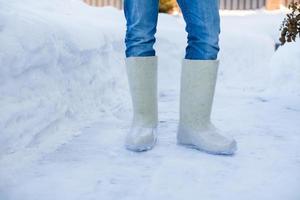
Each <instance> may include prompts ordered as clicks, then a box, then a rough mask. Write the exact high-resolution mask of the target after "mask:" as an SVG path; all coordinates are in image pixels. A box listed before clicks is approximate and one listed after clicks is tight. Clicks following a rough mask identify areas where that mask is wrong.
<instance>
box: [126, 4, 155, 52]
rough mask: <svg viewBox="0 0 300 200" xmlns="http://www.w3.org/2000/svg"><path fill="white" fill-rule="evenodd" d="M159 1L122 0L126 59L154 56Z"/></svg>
mask: <svg viewBox="0 0 300 200" xmlns="http://www.w3.org/2000/svg"><path fill="white" fill-rule="evenodd" d="M158 1H159V0H124V13H125V18H126V21H127V24H126V27H127V30H126V37H125V44H126V51H125V54H126V57H139V56H155V50H154V49H153V45H154V43H155V36H154V35H155V33H156V25H157V18H158V9H159V7H158V6H159V3H158Z"/></svg>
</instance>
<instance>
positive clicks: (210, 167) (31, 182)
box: [0, 0, 300, 200]
mask: <svg viewBox="0 0 300 200" xmlns="http://www.w3.org/2000/svg"><path fill="white" fill-rule="evenodd" d="M283 15H284V13H283V12H272V13H266V12H264V11H255V12H246V13H245V12H222V34H221V49H222V50H221V52H220V60H221V66H220V71H219V79H218V86H217V91H216V98H215V106H214V110H213V120H214V122H215V124H216V125H217V126H218V127H219V128H220V129H223V130H224V132H225V134H228V135H232V136H234V137H235V138H236V140H237V141H238V147H239V150H238V152H237V154H236V155H235V156H233V157H226V156H225V157H224V156H221V157H220V156H212V155H208V154H204V153H201V152H198V151H195V150H191V149H186V148H183V147H180V146H177V145H176V140H175V134H176V128H177V122H178V105H179V104H178V103H179V102H178V100H179V98H178V97H179V96H178V95H179V94H178V91H179V77H180V62H181V58H182V57H183V55H184V47H185V43H186V41H185V37H186V33H185V32H184V22H183V20H182V18H180V17H172V16H167V15H160V18H159V27H158V29H159V31H158V34H157V39H158V42H157V46H156V48H157V54H158V56H159V58H160V60H159V88H160V91H159V111H160V116H159V118H160V123H159V143H158V145H157V146H156V147H155V148H154V149H153V150H152V151H149V152H146V153H133V152H129V151H126V150H125V149H124V147H123V140H124V136H125V134H126V131H127V129H128V127H129V125H130V117H131V112H130V110H131V108H130V106H131V105H130V98H129V94H128V86H127V82H126V74H125V69H124V60H123V56H124V55H123V51H124V45H123V37H124V30H125V22H124V18H123V14H122V12H120V11H117V10H115V9H112V8H104V9H103V8H90V7H88V6H85V5H84V4H83V3H81V2H80V1H77V0H64V1H62V0H52V1H49V0H41V1H36V0H23V1H18V0H11V1H7V0H0V43H1V45H0V94H1V95H0V199H1V200H40V199H43V200H48V199H49V200H50V199H51V200H52V199H55V200H61V199H68V200H75V199H86V200H94V199H95V200H96V199H97V200H98V199H103V200H115V199H128V200H141V199H162V200H165V199H172V200H173V199H174V200H175V199H178V200H183V199H204V200H220V199H231V200H252V199H256V200H271V199H272V200H277V199H278V200H282V199H285V200H299V199H300V192H299V188H300V148H299V143H300V92H299V91H300V57H299V55H300V46H299V44H300V43H299V42H297V43H294V44H288V45H286V46H284V47H280V48H279V49H278V51H276V52H275V51H274V43H275V41H276V40H277V37H278V34H279V33H278V27H279V25H280V22H281V19H282V17H283Z"/></svg>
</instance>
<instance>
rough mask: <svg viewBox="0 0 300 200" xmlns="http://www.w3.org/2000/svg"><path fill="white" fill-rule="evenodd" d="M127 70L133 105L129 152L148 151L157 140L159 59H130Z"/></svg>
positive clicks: (128, 59)
mask: <svg viewBox="0 0 300 200" xmlns="http://www.w3.org/2000/svg"><path fill="white" fill-rule="evenodd" d="M126 68H127V75H128V82H129V87H130V92H131V98H132V105H133V120H132V126H131V129H130V131H129V133H128V134H127V137H126V148H127V149H129V150H132V151H146V150H149V149H152V148H153V146H154V145H155V143H156V140H157V121H158V114H157V57H156V56H150V57H129V58H126Z"/></svg>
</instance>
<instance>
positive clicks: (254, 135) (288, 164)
mask: <svg viewBox="0 0 300 200" xmlns="http://www.w3.org/2000/svg"><path fill="white" fill-rule="evenodd" d="M217 97H218V99H217V101H216V104H215V110H218V112H219V114H218V115H216V117H214V120H215V121H216V124H217V125H218V126H219V128H221V129H223V130H224V131H226V132H230V133H231V134H232V135H233V136H235V138H236V139H237V141H238V143H239V150H238V152H237V154H236V155H235V156H233V157H228V156H214V155H208V154H205V153H202V152H199V151H196V150H193V149H187V148H184V147H181V146H177V145H176V139H175V133H176V128H177V122H178V118H177V115H178V109H177V108H178V95H177V93H173V92H168V91H165V92H163V95H162V96H161V97H160V102H159V104H160V105H159V107H160V111H161V112H160V124H159V143H158V144H157V146H156V147H155V148H154V149H153V150H152V151H149V152H145V153H134V152H129V151H127V150H125V149H124V146H123V140H124V134H125V132H126V130H127V129H128V124H127V123H121V122H116V121H103V122H98V123H95V124H93V125H91V126H89V127H86V128H84V129H83V130H82V133H81V134H80V136H78V137H75V138H73V139H72V140H71V141H69V142H68V143H66V144H63V145H61V146H60V147H59V148H58V149H56V150H55V151H54V152H52V153H49V154H46V155H44V156H42V157H41V158H40V159H39V160H38V161H36V162H34V163H32V164H30V165H29V166H27V167H26V168H25V169H23V170H22V171H20V172H19V173H17V174H15V176H16V177H18V181H17V183H16V184H15V185H11V186H10V187H8V188H6V189H8V190H7V191H6V192H9V193H10V195H11V198H9V199H15V200H17V199H30V200H38V199H44V200H48V199H49V200H52V199H70V200H71V199H87V200H92V199H93V200H96V199H105V200H115V199H128V200H134V199H136V200H140V199H178V200H183V199H207V200H217V199H218V200H219V199H232V200H235V199H236V200H238V199H243V200H251V199H261V200H266V199H270V200H271V199H291V200H292V199H294V200H296V199H298V198H299V192H298V189H299V188H298V187H299V184H300V175H299V167H300V153H299V142H300V136H299V132H298V131H297V129H298V130H299V128H300V127H299V123H298V122H299V121H298V120H297V116H298V115H299V112H300V111H299V110H294V109H292V108H290V107H287V106H285V105H282V104H281V102H276V101H274V102H268V100H265V99H262V98H260V97H257V96H248V95H242V94H238V95H237V94H230V95H222V94H218V95H217ZM224 104H225V105H226V107H223V106H222V105H224ZM274 108H275V109H274ZM240 111H242V112H240ZM221 113H223V114H221ZM287 127H290V128H289V129H287Z"/></svg>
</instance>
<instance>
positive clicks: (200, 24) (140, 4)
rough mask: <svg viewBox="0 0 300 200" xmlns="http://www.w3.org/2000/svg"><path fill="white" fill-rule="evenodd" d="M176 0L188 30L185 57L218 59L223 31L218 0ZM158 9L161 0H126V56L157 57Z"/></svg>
mask: <svg viewBox="0 0 300 200" xmlns="http://www.w3.org/2000/svg"><path fill="white" fill-rule="evenodd" d="M177 2H178V4H179V6H180V8H181V11H182V14H183V17H184V20H185V22H186V31H187V33H188V38H187V40H188V45H187V47H186V55H185V59H191V60H215V59H217V56H218V52H219V34H220V16H219V0H177ZM158 9H159V0H124V13H125V18H126V21H127V24H126V26H127V30H126V37H125V44H126V51H125V54H126V57H139V56H155V50H154V49H153V45H154V43H155V33H156V26H157V18H158ZM166 26H168V24H166ZM174 34H176V33H174Z"/></svg>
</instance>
